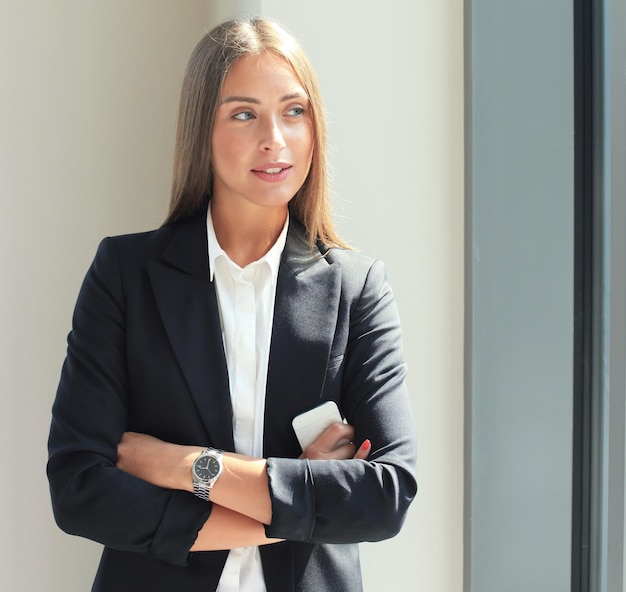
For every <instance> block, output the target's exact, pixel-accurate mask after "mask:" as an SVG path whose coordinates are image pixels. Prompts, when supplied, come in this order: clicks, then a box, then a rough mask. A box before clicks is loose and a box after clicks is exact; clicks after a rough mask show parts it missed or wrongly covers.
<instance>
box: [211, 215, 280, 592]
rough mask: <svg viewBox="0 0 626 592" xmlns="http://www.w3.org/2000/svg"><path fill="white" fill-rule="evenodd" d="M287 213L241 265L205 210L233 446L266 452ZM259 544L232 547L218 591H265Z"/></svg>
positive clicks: (260, 453) (255, 453)
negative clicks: (257, 253)
mask: <svg viewBox="0 0 626 592" xmlns="http://www.w3.org/2000/svg"><path fill="white" fill-rule="evenodd" d="M288 226H289V216H287V220H286V221H285V225H284V227H283V230H282V231H281V233H280V235H279V237H278V239H277V240H276V242H275V243H274V245H273V246H272V248H271V249H270V250H269V251H268V252H267V253H266V254H265V255H264V256H263V257H262V258H261V259H259V260H258V261H254V262H252V263H250V264H249V265H246V267H244V268H243V269H242V268H241V267H239V265H237V264H236V263H235V262H233V261H232V260H231V259H230V257H229V256H228V255H227V254H226V252H225V251H224V250H223V249H222V247H221V246H220V244H219V243H218V242H217V237H216V236H215V230H214V228H213V220H212V218H211V208H210V207H209V211H208V214H207V237H208V250H209V274H210V279H211V281H214V282H215V291H216V294H217V302H218V308H219V312H220V321H221V326H222V338H223V341H224V350H225V352H226V365H227V367H228V381H229V387H230V398H231V403H232V407H233V437H234V443H235V451H236V452H239V453H241V454H247V455H250V456H256V457H259V458H261V457H262V456H263V421H264V415H265V385H266V382H267V366H268V361H269V351H270V341H271V334H272V323H273V320H274V300H275V297H276V281H277V278H278V267H279V264H280V257H281V255H282V252H283V249H284V247H285V241H286V240H287V228H288ZM265 591H266V588H265V581H264V579H263V568H262V565H261V556H260V553H259V548H258V547H244V548H240V549H232V550H231V551H230V553H229V554H228V559H227V560H226V565H225V566H224V571H223V572H222V576H221V578H220V581H219V585H218V587H217V592H265Z"/></svg>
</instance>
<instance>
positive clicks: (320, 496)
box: [48, 210, 416, 592]
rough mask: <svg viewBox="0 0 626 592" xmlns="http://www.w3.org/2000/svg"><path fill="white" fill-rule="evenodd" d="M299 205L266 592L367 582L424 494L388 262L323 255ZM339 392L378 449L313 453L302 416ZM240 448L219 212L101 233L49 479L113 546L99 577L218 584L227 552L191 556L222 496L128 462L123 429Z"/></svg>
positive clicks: (287, 290)
mask: <svg viewBox="0 0 626 592" xmlns="http://www.w3.org/2000/svg"><path fill="white" fill-rule="evenodd" d="M304 236H305V235H304V231H303V229H302V227H301V226H300V225H299V224H298V223H297V222H296V221H294V220H293V217H292V222H291V224H290V228H289V233H288V237H287V243H286V246H285V250H284V253H283V256H282V260H281V264H280V268H279V274H278V284H277V293H276V303H275V313H274V325H273V331H272V341H271V348H270V359H269V370H268V378H267V395H266V410H265V433H264V456H265V457H266V458H267V459H268V475H269V487H270V496H271V500H272V516H273V518H272V524H271V525H270V526H268V527H267V528H266V531H267V534H268V535H269V536H272V537H277V538H284V539H287V540H286V542H284V543H278V544H275V545H268V546H265V547H262V548H261V557H262V562H263V569H264V574H265V579H266V584H267V589H268V592H274V591H276V592H278V591H280V592H283V591H292V590H302V591H315V592H320V591H324V590H328V591H332V592H337V591H353V590H354V591H357V590H361V578H360V573H359V571H360V570H359V559H358V548H357V545H356V544H355V543H358V542H359V541H375V540H380V539H384V538H387V537H391V536H394V535H395V534H396V533H397V532H398V530H399V529H400V527H401V525H402V523H403V521H404V517H405V514H406V511H407V508H408V506H409V504H410V502H411V500H412V499H413V497H414V495H415V493H416V481H415V460H416V444H415V435H414V426H413V421H412V413H411V408H410V404H409V399H408V396H407V392H406V388H405V382H404V377H405V365H404V362H403V359H402V351H401V335H400V328H399V322H398V316H397V311H396V306H395V304H394V301H393V297H392V294H391V290H390V288H389V286H388V284H387V283H386V280H385V275H384V268H383V265H382V264H381V263H380V262H376V261H374V260H372V259H369V258H366V257H364V256H362V255H359V254H357V253H355V252H351V251H345V250H340V249H331V250H329V251H328V252H326V253H322V252H321V251H320V252H318V253H316V254H315V256H312V255H311V253H310V250H309V248H308V246H307V244H306V241H305V238H304ZM330 399H332V400H334V401H336V402H337V403H338V404H339V407H340V409H341V411H342V413H343V415H344V416H345V417H346V418H347V420H348V422H349V423H350V424H352V425H354V426H355V430H356V436H355V441H356V442H361V441H362V440H363V439H365V438H369V439H370V440H371V441H372V452H371V454H370V457H369V459H368V461H367V462H366V461H354V460H347V461H307V460H300V459H298V458H297V457H298V455H299V454H300V452H301V451H300V449H299V446H298V442H297V440H296V438H295V435H294V433H293V429H292V427H291V420H292V419H293V417H294V416H295V415H297V414H298V413H300V412H303V411H305V410H308V409H310V408H312V407H314V406H315V405H317V404H319V403H320V402H321V401H323V400H330ZM127 430H132V431H137V432H144V433H148V434H152V435H154V436H157V437H159V438H162V439H164V440H167V441H170V442H177V443H180V444H194V445H209V446H214V447H216V448H221V449H224V450H233V434H232V409H231V404H230V396H229V390H228V376H227V369H226V360H225V356H224V350H223V345H222V337H221V330H220V321H219V314H218V308H217V301H216V295H215V289H214V285H213V284H212V283H211V282H210V281H209V277H208V259H207V237H206V210H205V211H203V212H202V213H200V214H198V215H196V216H192V217H189V218H187V219H184V220H182V221H179V222H176V223H173V224H169V225H167V226H164V227H162V228H160V229H158V230H156V231H153V232H148V233H143V234H136V235H128V236H120V237H116V238H108V239H105V240H104V241H103V242H102V243H101V245H100V247H99V249H98V252H97V254H96V257H95V260H94V262H93V264H92V265H91V267H90V269H89V271H88V273H87V275H86V277H85V280H84V283H83V286H82V288H81V291H80V294H79V297H78V302H77V304H76V309H75V313H74V318H73V328H72V332H71V333H70V335H69V337H68V350H67V358H66V360H65V363H64V366H63V371H62V375H61V380H60V384H59V388H58V392H57V397H56V400H55V403H54V407H53V415H52V425H51V429H50V439H49V462H48V476H49V481H50V488H51V495H52V504H53V509H54V513H55V517H56V520H57V523H58V524H59V526H60V527H61V528H62V529H63V530H65V531H66V532H68V533H71V534H77V535H80V536H83V537H87V538H89V539H92V540H95V541H99V542H100V543H102V544H103V545H105V549H104V552H103V556H102V560H101V563H100V567H99V570H98V574H97V576H96V580H95V583H94V587H93V590H94V591H97V592H125V591H129V592H130V591H132V592H140V591H142V590H150V591H151V592H160V591H163V592H165V591H167V592H171V591H172V590H184V591H185V592H194V591H198V592H200V591H202V592H206V591H208V590H215V588H216V586H217V582H218V580H219V577H220V575H221V571H222V568H223V565H224V562H225V560H226V557H227V553H228V552H227V551H219V552H205V553H189V548H190V547H191V545H192V544H193V541H194V540H195V537H196V535H197V531H198V530H199V528H200V527H201V526H202V524H203V523H204V522H205V521H206V519H207V518H208V516H209V514H210V512H211V507H212V504H211V503H207V502H204V501H202V500H199V499H198V498H196V497H194V496H193V495H191V494H190V493H187V492H183V491H170V490H165V489H161V488H158V487H155V486H153V485H151V484H149V483H146V482H144V481H142V480H140V479H138V478H136V477H133V476H131V475H129V474H127V473H124V472H122V471H120V470H118V469H116V468H115V463H116V458H117V444H118V442H119V440H120V437H121V436H122V434H123V433H124V432H125V431H127Z"/></svg>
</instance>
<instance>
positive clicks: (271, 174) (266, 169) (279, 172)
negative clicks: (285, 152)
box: [252, 162, 292, 183]
mask: <svg viewBox="0 0 626 592" xmlns="http://www.w3.org/2000/svg"><path fill="white" fill-rule="evenodd" d="M291 167H292V165H290V164H289V163H287V162H268V163H265V164H262V165H260V166H258V167H255V168H254V169H252V173H253V174H254V175H256V176H257V177H258V178H259V179H261V180H262V181H267V182H270V183H271V182H277V181H282V180H283V179H286V178H287V177H288V176H289V172H290V171H291Z"/></svg>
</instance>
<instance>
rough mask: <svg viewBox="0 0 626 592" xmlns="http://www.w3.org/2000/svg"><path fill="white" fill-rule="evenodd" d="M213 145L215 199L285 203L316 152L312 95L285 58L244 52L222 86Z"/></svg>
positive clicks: (233, 202)
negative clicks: (311, 105) (305, 89)
mask: <svg viewBox="0 0 626 592" xmlns="http://www.w3.org/2000/svg"><path fill="white" fill-rule="evenodd" d="M211 147H212V151H213V162H212V166H213V169H212V170H213V199H214V200H218V201H221V205H222V206H225V205H226V204H227V203H228V205H229V206H231V205H232V206H233V207H249V206H250V205H253V206H256V207H264V208H267V207H269V208H276V207H280V208H285V209H286V206H287V204H288V202H289V200H291V198H292V197H293V196H294V195H295V194H296V192H297V191H298V189H300V187H301V186H302V184H303V183H304V181H305V179H306V177H307V175H308V173H309V169H310V167H311V157H312V153H313V123H312V116H311V112H310V105H309V100H308V98H307V95H306V92H305V91H304V88H302V85H301V84H300V82H299V81H298V78H297V77H296V74H295V72H294V70H293V68H292V67H291V66H290V65H289V63H288V62H287V61H286V60H284V59H283V58H281V57H279V56H277V55H275V54H271V53H267V54H262V55H246V56H244V57H242V58H241V59H240V60H239V61H238V62H237V63H236V64H235V65H234V67H233V68H232V70H231V71H230V73H229V74H228V75H227V77H226V79H225V81H224V85H223V88H222V95H221V102H220V105H219V106H218V109H217V113H216V117H215V125H214V128H213V137H212V139H211Z"/></svg>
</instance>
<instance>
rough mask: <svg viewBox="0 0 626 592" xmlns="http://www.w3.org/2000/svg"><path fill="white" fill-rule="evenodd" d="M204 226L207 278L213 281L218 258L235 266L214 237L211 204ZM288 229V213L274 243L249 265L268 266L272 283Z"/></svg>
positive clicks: (276, 275) (274, 279) (275, 276)
mask: <svg viewBox="0 0 626 592" xmlns="http://www.w3.org/2000/svg"><path fill="white" fill-rule="evenodd" d="M206 226H207V243H208V250H209V278H210V280H211V281H213V276H214V275H215V262H216V261H217V259H218V258H220V257H224V258H225V259H226V260H227V261H229V262H230V263H231V264H233V265H237V264H236V263H234V262H233V261H232V259H231V258H230V257H229V256H228V254H227V253H226V251H224V249H222V247H221V246H220V244H219V242H218V240H217V236H215V228H214V227H213V218H212V216H211V204H209V207H208V208H207V217H206ZM288 228H289V212H287V219H286V220H285V224H284V226H283V229H282V230H281V231H280V234H279V235H278V238H277V239H276V242H275V243H274V244H273V245H272V248H271V249H270V250H269V251H268V252H267V253H265V255H263V257H261V258H260V259H259V260H258V261H255V262H253V263H251V264H250V265H253V264H254V263H260V262H265V263H267V265H269V268H270V271H271V272H272V281H274V282H276V278H277V277H278V267H279V265H280V258H281V255H282V254H283V250H284V248H285V243H286V242H287V229H288Z"/></svg>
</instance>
